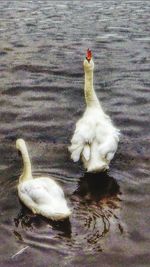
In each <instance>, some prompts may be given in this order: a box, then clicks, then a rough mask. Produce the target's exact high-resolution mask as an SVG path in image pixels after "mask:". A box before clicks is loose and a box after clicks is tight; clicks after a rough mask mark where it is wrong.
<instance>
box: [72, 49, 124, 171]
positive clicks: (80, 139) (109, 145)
mask: <svg viewBox="0 0 150 267" xmlns="http://www.w3.org/2000/svg"><path fill="white" fill-rule="evenodd" d="M83 66H84V72H85V85H84V93H85V100H86V110H85V112H84V114H83V116H82V118H81V119H79V120H78V122H77V123H76V129H75V132H74V135H73V137H72V140H71V146H70V147H69V151H70V152H71V158H72V159H73V161H74V162H76V161H78V160H79V159H80V158H81V159H82V161H83V163H84V167H85V168H86V169H87V171H88V172H97V171H103V170H106V169H108V168H109V163H110V161H111V160H112V158H113V157H114V154H115V152H116V150H117V146H118V142H119V135H120V131H119V130H118V129H117V128H116V127H115V126H114V125H113V123H112V122H111V119H110V117H109V116H108V115H106V114H105V113H104V111H103V109H102V107H101V104H100V102H99V100H98V98H97V96H96V93H95V90H94V87H93V70H94V62H93V60H92V53H91V51H90V50H89V49H88V50H87V55H86V59H85V60H84V62H83Z"/></svg>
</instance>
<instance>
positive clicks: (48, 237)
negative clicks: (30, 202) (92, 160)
mask: <svg viewBox="0 0 150 267" xmlns="http://www.w3.org/2000/svg"><path fill="white" fill-rule="evenodd" d="M83 2H84V1H79V0H78V1H71V2H70V1H66V0H64V1H49V0H42V1H41V0H38V1H35V0H32V1H30V0H26V1H17V0H14V1H11V0H5V1H4V0H1V1H0V5H1V9H0V10H1V11H0V12H1V16H0V27H1V29H0V30H1V46H0V62H1V64H0V71H1V77H0V121H1V127H0V155H1V157H0V214H1V217H0V237H1V246H0V247H1V255H0V266H2V267H4V266H5V267H7V266H11V267H12V266H14V267H22V266H23V265H24V266H29V265H31V263H32V266H35V267H41V266H43V267H45V266H46V267H47V266H54V267H55V266H57V267H58V266H59V265H60V266H61V267H64V266H65V267H66V266H67V267H70V266H87V267H89V266H90V267H91V266H94V267H99V266H100V265H102V266H106V267H114V266H117V267H124V266H127V265H129V266H133V267H141V266H142V267H149V220H148V212H149V175H150V173H149V165H150V160H149V111H150V110H149V102H150V94H149V85H150V81H149V71H150V68H149V63H150V60H149V42H150V38H149V13H150V2H149V1H147V0H139V1H138V0H137V1H136V0H135V1H132V0H131V1H130V0H124V1H118V0H113V1H101V0H99V1H98V0H97V1H86V4H85V3H83ZM88 47H89V48H91V50H92V51H93V58H94V62H95V76H94V86H95V89H96V92H97V95H98V97H99V99H100V100H101V103H102V105H103V108H104V110H105V111H106V112H107V113H108V114H109V115H110V116H111V118H112V119H113V121H114V122H115V125H116V126H117V127H118V128H119V129H120V130H121V133H122V138H121V141H120V144H119V147H118V151H117V153H116V155H115V158H114V159H113V161H112V162H111V166H110V172H109V174H106V173H103V174H101V175H100V174H98V175H92V174H85V175H84V170H83V168H82V166H81V165H80V163H76V164H74V163H73V162H72V160H71V159H70V155H69V153H68V149H67V147H68V146H69V144H70V138H71V136H72V134H73V131H74V126H75V122H76V121H77V120H78V119H79V118H80V116H81V114H83V110H84V109H85V103H84V97H83V87H84V84H83V83H84V77H83V64H82V61H83V58H84V56H85V51H86V50H87V48H88ZM17 138H23V139H25V141H26V142H27V144H28V149H29V154H30V157H31V159H32V169H33V175H34V176H39V175H43V174H44V175H46V176H53V177H54V179H55V180H56V181H57V182H58V183H59V184H60V185H61V186H62V188H63V190H64V192H65V196H66V198H67V202H68V203H69V205H70V207H71V208H72V215H71V217H70V219H69V220H68V221H64V222H52V221H48V220H46V219H44V218H42V217H39V216H33V214H32V213H31V212H30V211H29V210H27V209H26V208H25V207H24V206H22V204H21V203H20V202H19V200H18V196H17V188H16V185H17V183H18V179H19V175H20V173H21V164H20V162H19V159H18V156H17V151H16V148H15V141H16V139H17Z"/></svg>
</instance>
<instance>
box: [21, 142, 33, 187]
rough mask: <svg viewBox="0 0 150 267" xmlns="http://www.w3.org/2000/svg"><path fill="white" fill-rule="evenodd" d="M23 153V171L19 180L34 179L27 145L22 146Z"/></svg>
mask: <svg viewBox="0 0 150 267" xmlns="http://www.w3.org/2000/svg"><path fill="white" fill-rule="evenodd" d="M21 155H22V159H23V172H22V175H21V176H20V178H19V182H23V181H26V180H30V179H32V170H31V162H30V158H29V154H28V150H27V148H26V146H24V147H22V148H21Z"/></svg>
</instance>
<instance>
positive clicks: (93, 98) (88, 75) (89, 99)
mask: <svg viewBox="0 0 150 267" xmlns="http://www.w3.org/2000/svg"><path fill="white" fill-rule="evenodd" d="M84 93H85V100H86V104H87V106H97V105H99V100H98V98H97V95H96V93H95V90H94V86H93V71H89V72H85V85H84Z"/></svg>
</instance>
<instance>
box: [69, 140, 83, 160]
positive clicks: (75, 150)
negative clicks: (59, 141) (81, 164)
mask: <svg viewBox="0 0 150 267" xmlns="http://www.w3.org/2000/svg"><path fill="white" fill-rule="evenodd" d="M68 150H69V151H70V153H71V159H72V160H73V161H74V162H77V161H78V160H79V159H80V155H81V152H82V150H83V144H72V145H71V146H70V147H69V148H68Z"/></svg>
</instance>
